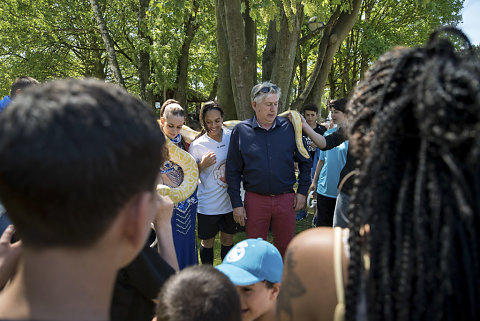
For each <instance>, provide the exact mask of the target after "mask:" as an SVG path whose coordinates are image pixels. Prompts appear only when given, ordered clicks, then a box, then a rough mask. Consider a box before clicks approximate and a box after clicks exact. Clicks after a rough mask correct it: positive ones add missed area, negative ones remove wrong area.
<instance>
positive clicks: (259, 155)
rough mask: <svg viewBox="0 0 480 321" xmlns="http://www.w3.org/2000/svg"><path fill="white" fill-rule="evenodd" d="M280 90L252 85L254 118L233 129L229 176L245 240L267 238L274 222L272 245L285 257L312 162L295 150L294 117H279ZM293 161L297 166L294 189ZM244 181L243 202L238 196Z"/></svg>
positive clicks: (233, 202)
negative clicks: (294, 187)
mask: <svg viewBox="0 0 480 321" xmlns="http://www.w3.org/2000/svg"><path fill="white" fill-rule="evenodd" d="M280 94H281V90H280V88H279V87H278V86H276V85H275V84H272V83H269V82H264V83H261V84H258V85H256V86H254V87H253V89H252V93H251V99H252V108H253V110H254V111H255V116H254V117H252V118H250V119H247V120H244V121H242V122H241V123H240V124H238V125H237V126H235V128H234V129H233V131H232V135H231V139H230V146H229V150H228V157H227V164H226V179H227V183H228V194H229V196H230V199H231V201H232V206H233V216H234V219H235V221H236V222H238V223H239V224H240V225H242V226H245V229H246V232H247V238H257V237H261V238H263V239H265V240H266V239H267V234H268V229H269V226H270V224H271V226H272V232H273V236H274V244H275V246H276V247H277V248H278V250H279V251H280V253H281V254H282V256H283V254H284V253H285V250H286V248H287V245H288V243H289V242H290V240H291V239H292V238H293V236H294V233H295V211H297V210H299V209H301V208H302V207H303V206H304V204H305V198H306V194H307V191H308V187H309V184H310V168H311V160H309V159H306V158H304V157H303V156H301V155H300V153H299V151H298V150H297V147H296V144H295V134H294V129H293V125H292V124H291V123H290V121H289V120H288V119H286V118H284V117H278V116H277V113H278V100H279V98H280ZM295 162H297V163H298V169H299V174H298V188H297V192H296V193H295V192H294V190H293V185H294V184H295V183H296V181H297V179H296V176H295V167H294V163H295ZM241 182H243V187H244V188H245V191H246V193H245V204H244V203H243V202H242V199H241V197H240V183H241Z"/></svg>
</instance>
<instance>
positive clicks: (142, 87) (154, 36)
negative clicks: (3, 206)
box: [0, 0, 464, 119]
mask: <svg viewBox="0 0 480 321" xmlns="http://www.w3.org/2000/svg"><path fill="white" fill-rule="evenodd" d="M463 2H464V1H463V0H437V1H426V0H423V1H422V0H402V1H396V0H385V1H379V0H363V1H362V0H328V1H327V0H304V1H301V0H136V1H134V0H122V1H119V0H109V1H106V0H55V1H53V0H37V1H27V0H3V1H2V6H0V90H1V93H2V94H4V95H7V94H8V92H9V87H10V85H11V83H12V82H13V80H14V79H15V78H16V77H17V76H19V75H28V76H32V77H35V78H37V79H38V80H39V81H47V80H51V79H56V78H64V77H75V78H78V77H95V78H99V79H105V81H108V82H116V83H119V84H122V85H124V86H125V88H126V89H127V90H128V91H129V92H131V93H133V94H135V95H138V96H140V97H141V98H142V99H144V100H145V101H147V102H148V103H149V104H151V105H152V106H154V103H155V102H160V103H162V102H163V101H164V100H166V99H168V98H175V99H177V100H179V101H180V102H181V103H182V104H183V105H184V106H188V108H189V113H190V114H192V115H193V116H192V117H195V113H197V112H198V109H199V107H200V103H201V102H203V101H206V100H209V99H214V98H216V99H217V100H218V101H219V102H220V104H221V105H222V106H224V108H225V111H226V118H227V119H234V118H237V119H243V118H246V117H249V116H250V115H251V113H252V110H251V108H250V102H249V100H250V90H251V87H252V86H253V85H254V84H255V83H258V82H260V81H262V80H271V81H273V82H275V83H276V84H278V85H279V86H280V87H281V88H282V92H283V94H282V97H281V109H282V110H284V109H288V108H294V109H300V108H301V107H302V106H303V104H305V103H307V102H313V103H316V104H318V105H321V104H322V100H325V99H327V98H339V97H344V96H347V95H348V93H349V92H350V91H351V90H352V88H353V86H355V84H356V83H357V82H358V80H359V79H360V77H361V75H362V74H363V72H364V71H365V70H366V69H367V68H368V66H369V65H370V64H371V63H372V62H373V61H375V59H377V58H378V56H379V55H380V54H382V53H383V52H385V51H386V50H388V49H390V48H392V47H393V46H397V45H402V46H415V45H419V44H421V43H423V42H424V41H425V40H426V39H427V37H428V35H429V33H430V32H431V31H432V30H433V29H435V28H436V27H438V26H441V25H447V24H453V25H455V24H457V23H459V22H460V21H461V15H460V10H461V9H462V6H463ZM309 21H310V23H308V22H309ZM115 61H116V62H115Z"/></svg>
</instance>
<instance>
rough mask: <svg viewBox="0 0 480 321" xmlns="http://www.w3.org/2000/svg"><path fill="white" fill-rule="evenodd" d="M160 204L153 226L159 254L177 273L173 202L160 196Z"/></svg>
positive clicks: (158, 200)
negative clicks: (173, 231)
mask: <svg viewBox="0 0 480 321" xmlns="http://www.w3.org/2000/svg"><path fill="white" fill-rule="evenodd" d="M157 202H158V204H159V206H158V210H157V215H156V216H155V220H154V222H153V225H154V226H155V233H156V235H157V240H158V244H157V249H158V253H159V254H160V256H161V257H162V259H164V260H165V261H166V262H167V263H168V264H169V265H170V266H171V267H172V268H173V269H174V270H175V271H178V270H179V266H178V260H177V254H176V253H175V246H174V245H173V234H172V223H171V220H172V213H173V202H172V201H171V200H170V198H168V197H166V196H160V195H158V199H157Z"/></svg>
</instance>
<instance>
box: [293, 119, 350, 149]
mask: <svg viewBox="0 0 480 321" xmlns="http://www.w3.org/2000/svg"><path fill="white" fill-rule="evenodd" d="M302 131H303V133H304V134H305V135H308V136H309V137H310V138H311V139H312V141H313V143H314V144H315V145H317V147H318V148H320V149H321V150H329V149H332V148H334V147H337V146H338V145H340V144H341V143H343V142H344V141H345V140H346V139H347V138H346V136H345V134H344V132H343V128H340V129H339V130H337V131H336V132H334V133H332V134H330V135H328V136H326V137H325V136H323V135H320V134H319V133H316V132H315V131H314V130H313V128H312V127H310V125H309V124H307V121H306V120H305V118H304V117H303V116H302Z"/></svg>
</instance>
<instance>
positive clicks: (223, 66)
mask: <svg viewBox="0 0 480 321" xmlns="http://www.w3.org/2000/svg"><path fill="white" fill-rule="evenodd" d="M215 19H216V36H217V56H218V73H217V91H216V95H217V101H218V103H219V104H220V106H222V107H223V111H224V112H225V115H224V119H225V120H231V119H238V117H237V110H236V109H235V99H234V98H233V90H232V82H231V81H230V78H231V77H230V57H229V54H228V39H227V31H226V23H225V10H224V0H215Z"/></svg>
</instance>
